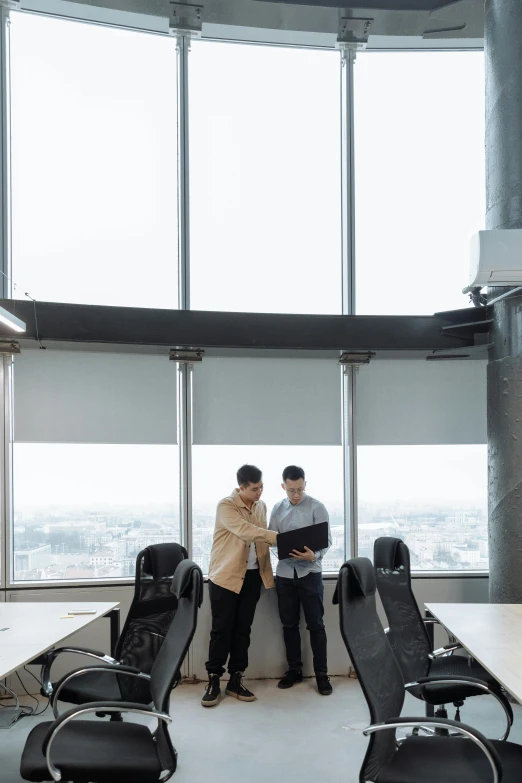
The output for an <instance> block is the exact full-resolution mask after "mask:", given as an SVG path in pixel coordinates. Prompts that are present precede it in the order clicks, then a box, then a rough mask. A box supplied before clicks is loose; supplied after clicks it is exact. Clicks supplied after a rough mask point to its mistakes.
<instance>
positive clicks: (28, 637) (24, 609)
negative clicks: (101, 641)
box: [0, 601, 120, 680]
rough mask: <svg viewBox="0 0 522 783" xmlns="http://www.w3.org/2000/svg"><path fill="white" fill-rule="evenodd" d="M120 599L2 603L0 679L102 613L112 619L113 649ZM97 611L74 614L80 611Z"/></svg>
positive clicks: (112, 649) (0, 605) (0, 614)
mask: <svg viewBox="0 0 522 783" xmlns="http://www.w3.org/2000/svg"><path fill="white" fill-rule="evenodd" d="M118 605H119V604H118V601H110V602H109V601H106V602H95V601H88V602H87V601H82V602H80V601H60V602H43V601H38V602H33V603H29V602H28V603H25V602H18V601H13V602H7V603H0V680H3V679H4V677H7V676H8V675H9V674H13V672H15V671H16V670H17V669H20V668H21V667H22V666H25V665H26V664H28V663H31V661H33V662H35V659H37V658H39V657H40V656H41V655H43V654H44V653H46V652H47V651H48V650H50V649H51V648H52V647H55V646H56V645H58V644H61V643H62V642H63V641H65V639H67V638H68V637H69V636H71V634H74V633H76V632H77V631H80V630H82V628H86V627H87V626H88V625H90V624H91V623H93V622H94V621H95V620H98V619H99V618H100V617H108V618H109V620H110V623H111V626H110V632H111V653H112V652H114V645H115V643H116V639H117V638H118V635H119V623H120V620H119V610H118V609H117V607H118ZM82 610H83V611H88V612H94V613H93V614H72V613H73V612H75V611H76V612H78V611H80V612H81V611H82Z"/></svg>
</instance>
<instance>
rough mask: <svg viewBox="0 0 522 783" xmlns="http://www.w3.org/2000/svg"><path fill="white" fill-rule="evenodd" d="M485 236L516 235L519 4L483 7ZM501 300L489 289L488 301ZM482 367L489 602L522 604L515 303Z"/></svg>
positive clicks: (521, 168)
mask: <svg viewBox="0 0 522 783" xmlns="http://www.w3.org/2000/svg"><path fill="white" fill-rule="evenodd" d="M484 39H485V56H486V193H487V217H486V227H487V228H488V229H497V228H501V229H511V228H522V49H521V43H520V42H521V41H522V2H520V0H486V5H485V31H484ZM500 293H501V290H500V289H499V288H495V289H493V297H496V296H498V295H499V294H500ZM492 316H493V321H494V322H493V326H492V330H491V343H492V344H491V347H490V353H489V364H488V471H489V546H490V600H491V601H492V602H494V603H520V602H522V299H521V298H520V296H516V295H514V296H512V297H509V298H507V299H503V300H502V301H500V302H497V303H496V304H495V305H493V307H492Z"/></svg>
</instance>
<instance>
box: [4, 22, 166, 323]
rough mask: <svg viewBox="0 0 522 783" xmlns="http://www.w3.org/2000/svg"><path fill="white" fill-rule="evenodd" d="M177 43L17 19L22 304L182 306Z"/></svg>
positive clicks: (15, 236) (14, 56)
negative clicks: (24, 300)
mask: <svg viewBox="0 0 522 783" xmlns="http://www.w3.org/2000/svg"><path fill="white" fill-rule="evenodd" d="M176 67H177V65H176V44H175V41H174V40H173V39H172V38H168V37H160V36H156V35H151V34H145V33H140V32H133V31H129V30H119V29H110V28H106V27H102V26H99V25H92V24H83V23H81V22H73V21H65V20H62V19H54V18H48V17H43V16H36V15H32V14H28V13H14V12H13V13H12V14H11V102H12V109H11V119H12V134H11V136H12V145H11V148H12V215H13V229H12V254H13V264H12V265H13V279H14V282H15V283H16V284H17V288H16V289H15V290H14V296H16V297H23V296H24V293H25V292H26V291H27V292H28V293H29V294H30V295H31V296H32V297H34V298H36V299H40V300H43V301H52V302H57V301H58V302H73V303H80V304H102V305H124V306H134V307H166V308H175V307H177V299H178V292H177V278H178V268H177V218H176V215H177V168H176V167H177V163H176V158H177V156H176V141H175V140H176V127H177V104H176Z"/></svg>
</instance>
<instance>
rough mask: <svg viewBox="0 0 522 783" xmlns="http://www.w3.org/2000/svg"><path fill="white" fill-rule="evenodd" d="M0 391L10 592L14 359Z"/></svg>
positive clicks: (2, 519) (0, 519) (0, 518)
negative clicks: (1, 399) (0, 395)
mask: <svg viewBox="0 0 522 783" xmlns="http://www.w3.org/2000/svg"><path fill="white" fill-rule="evenodd" d="M0 363H1V377H0V389H1V393H2V398H3V416H2V417H1V422H0V444H1V449H2V455H3V460H2V462H3V464H2V471H1V478H0V481H1V486H0V492H1V497H2V507H1V510H0V525H1V529H2V531H1V532H2V578H1V584H2V585H3V586H4V588H6V589H7V588H8V587H10V586H11V585H13V584H14V556H13V552H14V525H13V522H14V514H13V511H14V505H13V441H14V436H13V406H12V383H13V359H12V357H11V356H3V357H2V358H1V359H0Z"/></svg>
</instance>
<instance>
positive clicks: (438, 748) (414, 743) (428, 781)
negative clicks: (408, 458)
mask: <svg viewBox="0 0 522 783" xmlns="http://www.w3.org/2000/svg"><path fill="white" fill-rule="evenodd" d="M375 596H376V583H375V572H374V569H373V566H372V564H371V562H370V560H368V558H366V557H359V558H355V559H354V560H349V561H348V562H347V563H345V564H344V565H343V566H342V568H341V570H340V572H339V578H338V582H337V589H336V591H335V595H334V603H338V604H339V622H340V627H341V635H342V637H343V640H344V643H345V645H346V649H347V650H348V654H349V656H350V659H351V662H352V664H353V666H354V668H355V671H356V673H357V677H358V679H359V682H360V685H361V688H362V690H363V693H364V696H365V698H366V702H367V704H368V708H369V710H370V720H371V724H372V725H371V726H369V727H368V728H367V729H365V731H364V732H363V733H364V734H365V736H369V737H370V741H369V743H368V748H367V751H366V755H365V758H364V761H363V764H362V767H361V771H360V774H359V780H360V783H369V781H371V782H372V783H419V782H420V781H422V783H441V781H448V783H491V781H493V783H499V781H500V780H501V779H502V781H503V783H515V781H516V782H517V783H518V782H519V781H520V779H521V770H522V746H520V745H515V744H513V743H511V742H502V741H500V740H493V741H492V740H488V739H486V737H484V736H483V735H482V734H481V733H480V732H478V731H476V729H474V728H471V727H470V726H466V725H465V724H463V723H460V722H457V721H452V720H447V719H444V718H436V717H434V718H427V717H414V718H409V717H404V718H403V717H399V716H400V714H401V710H402V707H403V703H404V693H405V688H404V682H403V677H402V673H401V670H400V668H399V665H398V663H397V661H396V659H395V656H394V655H393V652H392V650H391V647H390V644H389V641H388V639H387V636H386V634H385V633H384V629H383V627H382V624H381V621H380V620H379V616H378V614H377V608H376V599H375ZM427 679H429V678H427ZM455 679H462V678H455ZM499 698H502V697H499ZM404 727H412V728H414V729H415V730H416V731H420V730H422V728H423V727H427V730H428V731H429V730H430V729H431V730H433V729H442V730H444V731H448V730H449V731H451V732H452V733H454V734H455V736H439V735H435V736H429V737H424V736H418V735H411V736H409V737H406V739H404V740H403V741H402V742H400V743H397V741H396V737H395V731H396V729H397V728H404ZM458 735H460V736H458Z"/></svg>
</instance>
